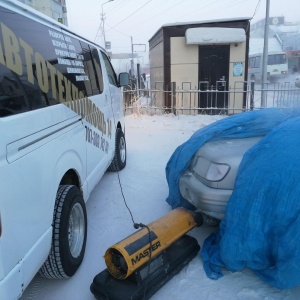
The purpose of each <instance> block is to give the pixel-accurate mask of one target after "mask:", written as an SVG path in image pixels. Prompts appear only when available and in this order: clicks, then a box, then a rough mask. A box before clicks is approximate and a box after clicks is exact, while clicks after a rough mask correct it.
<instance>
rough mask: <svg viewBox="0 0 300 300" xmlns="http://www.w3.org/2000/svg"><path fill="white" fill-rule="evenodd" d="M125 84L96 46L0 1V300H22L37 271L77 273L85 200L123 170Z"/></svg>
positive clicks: (65, 275) (19, 6)
mask: <svg viewBox="0 0 300 300" xmlns="http://www.w3.org/2000/svg"><path fill="white" fill-rule="evenodd" d="M127 84H128V74H126V73H121V74H120V75H119V78H117V76H116V74H115V72H114V70H113V68H112V65H111V63H110V61H109V58H108V56H107V54H106V53H105V52H104V50H103V49H101V48H100V47H99V46H97V45H95V44H94V43H92V42H90V41H88V40H86V39H84V38H83V37H80V36H78V35H77V34H75V33H74V32H72V31H70V30H69V28H67V27H65V26H63V25H61V24H59V23H56V22H55V21H54V20H52V19H50V18H47V17H45V16H43V15H42V14H40V13H38V12H36V11H34V10H32V9H30V8H29V7H27V6H24V5H22V4H19V3H17V2H12V1H8V0H1V3H0V137H1V138H0V184H1V196H0V299H5V300H10V299H18V298H19V297H20V296H21V295H22V293H23V291H24V289H25V288H26V287H27V285H28V284H29V283H30V281H31V280H32V278H33V277H34V276H35V274H36V273H37V272H38V271H39V272H40V273H41V274H42V275H43V276H45V277H48V278H68V277H71V276H72V275H74V273H75V272H76V270H77V269H78V267H79V266H80V264H81V262H82V260H83V256H84V252H85V245H86V238H87V215H86V208H85V202H86V200H87V199H88V197H89V195H90V193H91V191H92V190H93V188H94V187H95V185H96V184H97V182H98V181H99V180H100V178H101V177H102V176H103V174H104V173H105V172H106V170H107V169H109V170H112V171H119V170H121V169H123V168H124V167H125V165H126V143H125V136H124V117H123V103H122V93H121V91H120V86H123V85H127Z"/></svg>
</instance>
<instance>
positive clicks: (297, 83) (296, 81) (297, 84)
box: [295, 76, 300, 88]
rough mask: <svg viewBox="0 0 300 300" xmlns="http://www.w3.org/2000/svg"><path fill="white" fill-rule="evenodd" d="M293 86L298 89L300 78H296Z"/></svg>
mask: <svg viewBox="0 0 300 300" xmlns="http://www.w3.org/2000/svg"><path fill="white" fill-rule="evenodd" d="M295 86H296V87H298V88H300V76H297V77H296V80H295Z"/></svg>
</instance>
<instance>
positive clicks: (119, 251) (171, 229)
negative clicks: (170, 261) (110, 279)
mask: <svg viewBox="0 0 300 300" xmlns="http://www.w3.org/2000/svg"><path fill="white" fill-rule="evenodd" d="M202 224H203V218H202V215H201V214H198V213H194V212H191V211H188V210H186V209H183V208H176V209H174V210H172V211H171V212H169V213H168V214H166V215H164V216H163V217H161V218H160V219H158V220H156V221H154V222H152V223H150V224H149V225H147V227H148V228H147V227H143V228H142V229H141V230H139V231H137V232H136V233H134V234H132V235H130V236H129V237H127V238H126V239H124V240H122V241H120V242H119V243H117V244H115V245H113V246H112V247H110V248H108V249H107V250H106V252H105V255H104V259H105V263H106V266H107V269H108V271H109V272H110V273H111V275H112V276H114V277H115V278H117V279H125V278H127V277H128V276H129V275H131V274H132V273H133V272H134V271H135V270H137V269H138V268H139V267H141V266H142V265H143V264H145V263H146V262H148V261H149V258H150V257H151V258H153V257H155V256H157V255H158V254H159V253H161V252H162V251H163V250H164V249H166V248H168V247H169V246H170V245H171V244H172V243H174V242H175V241H176V240H178V239H179V238H180V237H182V236H183V235H184V234H185V233H186V232H188V231H190V230H191V229H193V228H194V227H195V226H201V225H202ZM148 229H149V230H148ZM150 254H151V255H150Z"/></svg>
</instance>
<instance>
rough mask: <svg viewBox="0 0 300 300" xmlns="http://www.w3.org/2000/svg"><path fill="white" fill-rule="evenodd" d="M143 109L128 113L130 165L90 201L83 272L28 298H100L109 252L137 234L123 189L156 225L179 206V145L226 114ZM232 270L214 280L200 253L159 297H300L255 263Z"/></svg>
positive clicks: (205, 230) (41, 286)
mask: <svg viewBox="0 0 300 300" xmlns="http://www.w3.org/2000/svg"><path fill="white" fill-rule="evenodd" d="M138 112H139V111H138V110H136V111H135V113H133V114H130V115H128V116H126V117H125V126H126V143H127V165H126V167H125V169H123V170H122V171H121V172H119V179H120V183H121V186H120V184H119V179H118V175H117V173H114V172H107V173H105V175H104V177H103V178H102V179H101V180H100V182H99V183H98V184H97V185H96V187H95V189H94V190H93V191H92V193H91V196H90V198H89V199H88V201H87V204H86V205H87V215H88V239H87V246H86V253H85V257H84V260H83V263H82V265H81V266H80V268H79V270H78V271H77V273H76V274H75V275H74V276H73V277H72V278H70V279H68V280H49V279H44V278H41V277H39V276H36V277H35V278H34V279H33V281H32V282H31V283H30V285H29V286H28V288H27V289H26V290H25V292H24V294H23V296H22V298H21V300H54V299H59V300H60V299H65V300H94V299H95V298H94V296H93V294H92V293H91V292H90V289H89V288H90V285H91V283H92V281H93V279H94V277H95V276H96V275H97V274H98V273H100V272H101V271H103V270H104V269H106V265H105V261H104V258H103V255H104V253H105V251H106V250H107V249H108V248H109V247H111V246H113V245H114V244H115V243H117V242H119V241H121V240H123V239H124V238H126V237H128V236H129V235H130V234H132V233H135V232H136V230H135V229H134V228H133V224H132V219H131V216H130V213H129V211H128V210H127V208H126V205H125V202H124V200H123V198H122V194H121V187H122V191H123V194H124V197H125V200H126V204H127V206H128V207H129V209H130V211H131V213H132V216H133V219H134V221H135V222H136V223H144V224H149V223H151V222H153V221H155V220H157V219H159V218H160V217H162V216H164V215H165V214H167V213H168V212H170V211H171V207H170V206H169V205H168V204H167V202H166V201H165V200H166V198H167V196H168V186H167V182H166V177H165V166H166V164H167V162H168V160H169V158H170V156H171V155H172V153H173V152H174V150H175V149H176V147H177V146H179V145H180V144H182V143H183V142H185V141H186V140H187V139H188V138H189V137H190V136H191V135H192V134H193V133H194V132H195V131H196V130H197V129H199V128H202V127H204V126H206V125H208V124H211V123H212V122H216V121H218V120H220V119H222V118H226V117H225V116H217V115H215V116H207V115H197V116H183V115H179V116H174V115H173V114H165V115H162V116H159V115H154V116H149V115H141V114H139V113H138ZM216 229H217V227H203V226H202V227H197V228H194V229H192V230H191V231H190V232H188V234H189V235H191V236H193V237H194V238H196V239H197V241H198V243H199V245H200V247H202V244H203V241H204V240H205V238H206V237H208V236H209V235H210V234H211V233H212V232H213V231H215V230H216ZM223 271H224V277H222V278H220V279H219V280H212V279H209V278H208V277H207V276H206V274H205V272H204V269H203V264H202V259H201V257H200V254H198V255H197V256H196V257H195V258H194V259H193V260H192V261H191V262H190V263H189V264H188V265H187V266H185V267H184V268H183V269H182V270H181V272H180V273H178V274H177V275H176V276H175V277H173V278H172V279H171V280H170V281H169V282H168V283H167V284H166V285H164V286H163V287H162V288H161V289H160V290H159V291H158V292H157V293H156V294H155V295H154V296H152V297H151V300H161V299H164V300H185V299H189V300H198V299H201V300H262V299H265V300H267V299H272V300H297V299H300V286H299V287H295V288H293V289H288V290H279V289H276V288H273V287H271V286H269V285H267V284H265V283H264V282H262V281H261V280H260V279H259V278H258V277H257V276H256V275H255V274H254V273H253V272H252V271H251V270H250V269H245V270H243V271H241V272H236V273H231V272H229V271H226V270H223Z"/></svg>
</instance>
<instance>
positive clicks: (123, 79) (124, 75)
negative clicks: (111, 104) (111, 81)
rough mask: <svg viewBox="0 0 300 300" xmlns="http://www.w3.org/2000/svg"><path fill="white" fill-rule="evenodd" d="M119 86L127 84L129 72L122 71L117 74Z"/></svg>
mask: <svg viewBox="0 0 300 300" xmlns="http://www.w3.org/2000/svg"><path fill="white" fill-rule="evenodd" d="M118 79H119V86H126V85H128V84H129V74H128V73H126V72H122V73H120V74H119V78H118Z"/></svg>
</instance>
